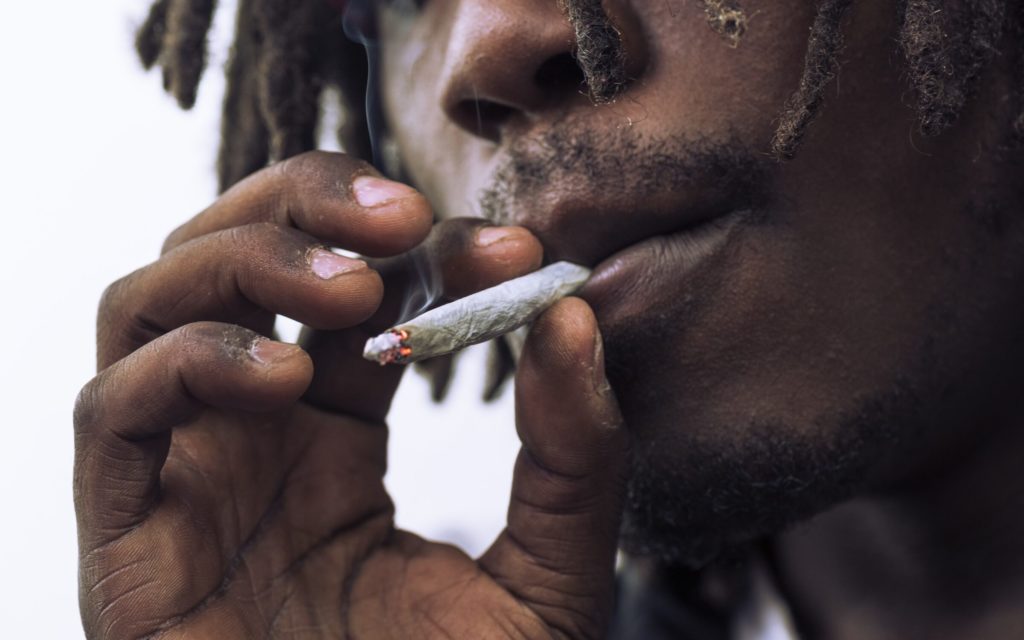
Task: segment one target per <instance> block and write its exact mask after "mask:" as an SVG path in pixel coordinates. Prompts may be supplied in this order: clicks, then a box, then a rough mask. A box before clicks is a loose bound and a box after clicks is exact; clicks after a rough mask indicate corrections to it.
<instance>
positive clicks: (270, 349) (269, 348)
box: [249, 338, 295, 364]
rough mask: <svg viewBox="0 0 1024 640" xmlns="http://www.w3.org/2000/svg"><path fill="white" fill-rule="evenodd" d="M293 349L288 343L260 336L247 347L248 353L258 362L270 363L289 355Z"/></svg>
mask: <svg viewBox="0 0 1024 640" xmlns="http://www.w3.org/2000/svg"><path fill="white" fill-rule="evenodd" d="M294 350H295V347H293V346H292V345H290V344H285V343H283V342H274V341H273V340H267V339H265V338H260V339H259V340H257V341H256V342H254V343H253V344H252V346H251V347H249V355H250V356H252V359H253V360H255V361H256V362H258V363H260V364H272V363H274V362H277V361H278V360H284V359H285V358H287V357H289V356H290V355H291V354H292V352H293V351H294Z"/></svg>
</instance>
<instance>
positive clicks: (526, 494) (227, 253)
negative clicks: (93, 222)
mask: <svg viewBox="0 0 1024 640" xmlns="http://www.w3.org/2000/svg"><path fill="white" fill-rule="evenodd" d="M371 173H372V170H371V169H370V168H369V167H368V166H367V165H365V164H364V163H361V162H357V161H354V160H351V159H348V158H345V157H343V156H340V155H332V154H320V153H316V154H308V155H305V156H301V157H299V158H296V159H294V160H290V161H288V162H285V163H283V164H280V165H277V166H275V167H274V168H271V169H267V170H265V171H263V172H261V173H259V174H257V175H255V176H253V177H252V178H250V179H248V180H246V181H244V182H243V183H241V184H239V185H238V186H236V187H235V188H234V189H232V190H231V191H229V192H228V193H226V194H225V195H224V196H223V197H221V198H220V199H219V200H218V201H217V202H216V203H214V204H213V205H212V206H211V207H210V208H209V209H207V210H206V211H204V212H202V213H201V214H199V215H198V216H196V217H195V218H194V219H192V220H191V221H190V222H189V223H187V224H186V225H184V226H182V227H181V228H179V229H178V230H177V231H175V232H174V233H173V234H172V235H171V237H170V238H169V239H168V240H167V243H166V245H165V251H164V254H163V256H162V257H161V258H160V260H158V261H157V262H155V263H153V264H152V265H150V266H148V267H146V268H143V269H141V270H139V271H138V272H136V273H134V274H132V275H130V276H128V277H127V278H125V279H123V280H121V281H119V282H117V283H115V284H114V285H112V286H111V287H110V288H109V290H108V291H107V293H106V295H105V296H104V299H103V303H102V305H101V316H100V325H99V368H100V370H101V373H100V375H99V376H97V378H96V379H95V380H93V381H92V382H90V383H89V385H88V386H87V387H86V388H85V389H84V390H83V392H82V394H81V397H80V399H79V402H78V406H77V412H76V429H77V431H76V433H77V435H76V438H77V447H76V465H75V469H76V473H75V489H76V490H75V495H76V499H77V507H78V514H79V519H80V520H79V523H80V526H79V531H80V549H81V580H82V591H81V597H82V611H83V618H84V623H85V629H86V633H87V635H88V636H89V637H96V638H135V637H141V636H145V635H149V634H154V633H156V634H158V635H160V637H190V638H194V637H216V638H243V637H244V638H248V637H258V636H260V635H263V634H269V635H272V636H274V637H289V638H291V637H295V638H298V637H342V636H344V635H346V634H349V635H355V636H358V637H394V638H403V637H424V636H427V637H429V636H435V635H436V636H449V637H480V636H482V635H493V634H500V635H507V636H508V637H540V636H549V635H550V636H554V637H559V636H564V637H589V636H593V635H595V634H597V633H599V632H600V629H601V628H602V626H603V624H604V623H605V618H604V615H603V614H601V613H600V612H604V611H607V610H608V606H609V603H610V597H611V590H612V584H613V582H612V562H613V555H614V548H615V532H616V528H617V526H618V519H619V511H620V494H621V491H620V488H619V485H620V484H621V481H622V479H623V465H622V461H623V454H624V452H625V446H624V435H625V434H624V432H623V431H622V429H621V427H620V425H621V419H620V417H619V415H618V410H617V407H616V404H615V401H614V398H613V396H612V395H611V392H610V390H609V387H608V385H607V382H605V381H604V374H603V366H602V358H601V355H600V353H601V352H600V340H599V337H598V334H597V331H596V323H595V321H594V317H593V315H592V313H590V310H589V308H588V307H587V306H586V305H585V304H584V303H582V302H581V301H579V300H566V301H564V302H562V303H561V304H559V305H557V306H556V307H553V308H552V309H551V310H549V312H548V313H547V314H546V315H545V316H544V318H542V319H541V320H540V321H539V322H538V325H537V327H536V329H535V331H534V333H533V337H532V338H531V339H530V346H528V347H527V348H526V351H525V353H524V360H523V367H522V368H521V370H520V372H519V374H518V381H519V389H520V391H519V396H520V397H519V402H518V406H519V412H518V415H519V419H518V422H517V425H518V428H519V430H520V434H521V436H522V438H523V442H524V443H525V444H524V450H523V453H522V455H521V456H520V459H519V462H518V463H517V466H516V472H515V473H516V476H515V486H514V488H513V495H512V499H511V503H510V511H509V526H508V529H506V531H505V532H504V533H503V534H502V535H501V536H500V537H499V539H498V540H497V541H495V543H494V545H493V547H492V548H491V549H490V550H489V551H488V552H487V553H486V554H484V556H482V557H481V558H479V559H477V560H474V559H472V558H469V557H468V556H466V555H465V554H464V553H462V552H461V551H459V550H457V549H454V548H452V547H449V546H446V545H441V544H435V543H428V542H425V541H423V540H422V539H420V538H418V537H416V536H415V535H413V534H411V533H406V532H401V531H395V530H394V528H393V523H392V513H393V510H392V505H391V502H390V500H389V498H388V496H387V494H386V493H385V491H384V487H383V482H382V481H383V477H384V472H385V467H386V443H387V428H386V426H385V424H384V417H385V415H386V414H387V410H388V405H389V403H390V399H391V395H392V394H393V393H394V390H395V387H396V386H397V384H398V381H399V378H400V375H401V370H400V369H397V368H386V369H385V368H381V367H379V366H377V365H375V364H373V363H369V362H366V361H364V360H363V359H362V358H361V356H360V350H361V345H362V343H363V342H364V341H365V339H366V336H368V335H371V334H372V333H374V332H376V331H379V330H380V329H381V328H382V325H386V324H387V322H388V320H389V319H390V318H388V316H389V315H390V312H389V309H390V308H391V307H392V306H393V305H392V303H393V302H394V300H389V298H388V295H387V293H386V292H389V291H392V292H398V293H399V294H400V293H401V292H402V291H403V288H402V287H401V286H400V282H401V278H402V272H401V265H402V264H403V263H401V262H400V261H398V262H397V263H393V264H390V265H389V264H388V263H387V261H383V262H380V263H378V267H379V268H378V269H373V268H369V267H368V266H366V264H365V263H363V262H362V261H358V260H349V259H345V258H339V259H330V258H327V257H325V256H324V254H323V253H321V249H322V247H323V246H324V244H323V243H327V242H329V243H332V244H336V245H338V246H343V247H346V248H350V249H352V250H355V251H359V252H361V253H362V254H364V255H373V256H384V257H386V256H392V255H397V254H400V253H402V252H404V251H407V250H408V249H410V248H412V247H413V246H415V245H418V244H419V243H421V242H422V241H424V239H425V238H426V237H427V235H428V233H430V234H431V235H430V238H429V239H427V240H426V245H425V246H426V247H427V248H428V249H429V250H431V251H436V252H438V255H443V256H444V257H443V260H442V265H443V266H442V269H443V272H444V275H445V282H446V283H447V285H448V286H447V289H446V291H447V294H448V295H454V296H457V295H464V294H465V293H467V292H471V291H473V290H476V289H480V288H482V287H486V286H489V285H491V284H494V283H497V282H500V281H503V280H506V279H508V278H510V277H513V276H515V275H518V274H522V273H524V272H528V271H530V270H532V269H534V268H536V266H537V264H538V261H539V260H540V247H539V246H538V245H537V242H536V240H535V239H534V238H533V237H532V236H530V235H529V234H528V233H526V232H524V231H522V230H520V229H499V228H495V227H490V228H487V230H488V233H483V234H481V233H479V232H480V231H481V230H482V229H484V227H481V226H480V225H479V223H478V221H467V220H461V221H449V222H447V223H445V224H442V225H439V226H438V227H436V228H434V229H433V230H431V217H432V215H431V211H430V208H429V206H428V205H427V203H426V201H425V200H424V199H423V198H422V196H420V195H419V194H417V193H416V192H415V191H413V190H412V189H408V188H400V191H399V193H398V196H399V197H398V199H394V200H389V201H388V202H385V203H384V204H380V205H377V206H375V207H371V208H365V207H361V206H359V204H358V203H357V202H355V201H354V199H353V193H354V192H355V191H358V190H359V189H364V188H365V177H364V178H363V179H362V180H361V181H359V180H357V181H356V182H355V184H356V185H359V186H357V187H356V188H355V189H353V188H350V186H349V183H350V182H351V181H352V180H353V179H355V178H358V176H360V175H362V176H365V175H367V174H371ZM378 184H379V183H378ZM390 188H391V189H392V190H394V189H395V188H396V186H395V185H392V186H391V187H390ZM474 237H475V238H483V239H485V240H488V241H490V244H488V245H487V246H485V247H481V246H479V245H477V244H474ZM211 273H216V274H217V276H216V277H210V275H209V274H211ZM332 273H333V274H334V275H331V274H332ZM325 275H326V276H330V277H328V278H325V277H324V276H325ZM389 283H390V284H392V285H394V286H390V287H389V286H388V284H389ZM391 297H392V298H394V297H395V295H394V294H392V296H391ZM273 313H286V314H288V315H290V316H292V317H295V318H296V319H299V320H301V321H302V322H304V323H305V324H306V325H308V326H309V327H313V328H314V331H311V332H309V333H308V334H307V335H306V336H305V337H304V339H303V347H302V348H300V347H297V346H291V345H285V344H282V343H278V342H274V341H272V340H270V339H268V338H266V337H261V336H265V335H266V334H267V333H269V331H270V329H271V324H272V320H273V316H272V314H273ZM567 398H568V399H569V400H570V403H569V405H568V406H570V407H571V410H570V409H568V408H567V407H566V399H567ZM553 531H557V532H558V535H557V536H556V535H553V533H552V532H553ZM482 611H486V612H488V615H487V616H481V615H480V612H482Z"/></svg>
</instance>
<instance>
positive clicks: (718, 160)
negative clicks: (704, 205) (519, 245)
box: [480, 122, 1024, 568]
mask: <svg viewBox="0 0 1024 640" xmlns="http://www.w3.org/2000/svg"><path fill="white" fill-rule="evenodd" d="M775 166H776V165H774V164H773V163H770V162H769V161H768V160H767V159H766V158H765V157H764V156H759V155H758V154H757V153H756V152H754V151H752V150H750V149H747V148H744V147H743V146H742V145H741V144H739V143H738V142H736V141H734V140H726V141H722V142H714V141H698V142H694V141H692V140H686V139H683V138H669V139H659V140H649V139H645V138H644V137H643V136H641V135H639V134H637V133H635V132H633V131H631V130H629V129H620V130H614V131H602V132H596V131H594V130H593V129H587V128H585V127H582V126H579V125H577V124H574V123H572V122H567V123H565V124H564V125H563V126H560V127H556V128H553V129H551V130H549V131H547V132H546V133H545V134H544V135H543V136H541V137H539V138H534V139H531V140H528V141H526V142H523V143H519V144H517V145H514V146H513V147H512V148H511V149H510V151H509V154H508V157H507V159H506V161H505V162H504V164H503V165H501V167H500V168H499V170H498V171H496V172H495V174H494V179H493V181H492V183H491V184H490V186H488V187H487V188H486V189H485V190H484V191H483V192H482V194H481V199H480V207H481V210H482V211H483V213H484V215H485V216H486V217H488V218H489V219H491V220H493V221H496V222H499V223H507V222H509V221H514V219H515V217H514V215H513V213H512V212H513V211H514V210H515V209H516V208H519V209H522V208H524V207H532V206H542V205H543V203H535V202H532V201H531V198H532V197H533V196H532V194H534V193H536V192H543V190H544V189H543V187H544V186H545V185H547V184H550V183H552V182H554V181H565V182H567V183H569V184H571V185H572V188H577V189H580V190H581V191H582V190H601V193H602V194H605V193H612V194H623V198H626V197H628V198H629V199H630V200H631V201H633V202H640V201H643V200H644V199H645V198H656V197H657V196H658V195H659V194H663V193H664V192H665V191H666V190H678V191H679V192H683V193H689V192H692V191H700V190H704V191H705V192H706V191H707V190H708V189H712V190H714V191H715V192H717V195H718V196H719V197H720V198H724V199H725V200H726V201H728V202H729V204H730V206H731V207H734V208H745V209H747V210H749V211H751V212H752V215H750V216H748V220H747V224H749V225H755V226H756V225H758V224H771V217H772V213H771V212H772V211H773V199H772V195H771V192H770V189H769V179H770V177H771V174H772V171H773V170H774V169H773V167H775ZM992 208H995V209H997V210H998V211H1000V212H1005V211H1006V210H1007V207H1006V206H996V205H995V204H992V203H989V204H986V205H984V206H983V207H982V208H981V209H992ZM538 210H542V209H538ZM967 213H968V215H971V216H972V217H975V218H977V217H978V210H975V211H972V212H967ZM982 217H984V218H989V217H991V216H987V215H986V216H982ZM1000 217H1001V218H1005V215H1002V214H1000ZM989 226H991V225H989ZM1008 226H1011V227H1016V228H1015V229H1014V233H1015V235H1016V236H1017V237H1018V240H1016V241H1015V244H1017V246H1018V248H1020V246H1021V245H1022V243H1021V242H1020V239H1019V238H1020V236H1021V234H1020V231H1021V229H1020V228H1019V227H1020V225H1013V224H1007V225H1005V226H1003V225H1000V231H1001V232H1005V231H1006V230H1007V227H1008ZM984 227H985V225H978V230H979V233H978V235H977V237H975V238H971V239H968V240H965V245H964V247H963V253H962V255H961V256H959V259H958V260H957V263H958V264H957V265H955V266H951V267H950V268H951V271H950V274H949V281H950V283H951V290H954V291H957V292H958V293H959V299H957V296H949V297H948V298H945V299H943V300H942V301H941V302H937V303H936V304H934V305H933V309H932V312H931V313H930V314H929V318H930V325H929V326H927V327H923V330H922V332H921V335H920V336H919V339H917V340H915V343H914V344H913V345H908V348H907V351H906V352H905V353H904V355H903V357H902V359H901V366H900V367H899V368H898V369H897V371H898V373H897V374H894V375H892V376H889V377H885V378H881V379H877V380H874V381H873V383H872V385H871V386H870V387H869V390H868V391H862V392H853V391H851V392H849V393H848V394H847V395H844V396H838V395H837V396H836V397H835V398H834V401H832V402H831V404H830V406H828V407H827V409H825V410H822V411H821V412H820V414H819V415H817V416H816V417H814V418H811V419H803V420H801V421H797V420H796V419H794V418H792V417H791V416H778V417H774V418H773V417H769V418H764V417H761V418H758V419H750V420H749V421H747V422H742V421H740V422H732V423H729V424H711V423H707V424H700V425H698V426H699V428H696V429H693V428H688V425H687V424H686V421H687V418H688V416H687V415H684V413H683V412H674V411H673V405H672V401H673V398H672V394H673V392H674V387H673V385H677V384H680V383H678V381H679V380H680V379H682V378H681V376H680V368H679V367H678V366H677V364H678V363H675V362H673V361H672V359H671V355H672V354H670V353H668V352H667V350H666V346H665V338H664V336H672V337H674V338H677V339H679V340H684V339H685V336H683V335H682V334H685V327H687V326H692V325H693V324H698V323H701V321H704V322H703V324H704V325H706V324H707V321H708V318H707V317H704V316H705V315H706V314H707V311H706V310H707V309H709V308H712V307H713V306H714V305H713V304H711V301H712V299H713V297H714V296H716V295H718V292H719V291H720V290H722V288H723V286H722V285H723V284H724V281H725V280H726V279H727V278H728V277H729V274H728V273H727V272H726V271H725V270H722V269H718V270H714V269H707V271H708V275H707V277H706V278H705V282H704V284H705V285H706V286H701V287H696V288H695V289H694V290H693V291H687V292H685V294H680V293H679V292H675V291H673V292H666V293H665V294H664V298H663V299H662V300H661V301H660V302H662V303H663V304H660V305H659V306H658V307H657V308H659V309H660V312H659V313H656V314H650V316H649V317H648V316H645V317H643V318H639V319H636V321H635V322H632V323H612V324H609V323H605V322H602V318H601V316H600V314H599V315H598V320H599V323H600V324H601V331H602V334H603V336H604V343H605V351H606V366H607V373H608V379H609V381H610V383H611V385H612V388H613V389H615V391H616V395H617V397H618V398H619V403H620V406H621V407H622V411H623V415H624V417H625V419H626V422H627V424H628V425H629V426H630V429H631V432H632V433H633V440H634V442H633V451H632V464H631V472H630V477H629V480H628V483H627V495H626V502H625V514H624V521H623V528H622V545H623V547H624V549H625V550H626V551H627V552H628V553H631V554H636V555H645V556H654V557H656V558H658V559H659V560H660V561H662V562H664V563H668V564H673V565H681V566H686V567H689V568H699V567H701V566H703V565H705V564H707V563H708V562H710V561H712V560H713V559H715V558H716V557H717V556H719V555H721V554H723V553H724V552H727V551H728V550H730V549H733V548H736V547H737V546H741V545H744V544H746V543H748V542H750V541H752V540H755V539H757V538H760V537H763V536H765V535H770V534H773V533H777V532H779V531H781V530H783V529H785V528H786V527H787V526H789V525H791V524H793V523H794V522H797V521H800V520H804V519H806V518H808V517H810V516H812V515H814V514H816V513H819V512H821V511H822V510H824V509H827V508H828V507H830V506H833V505H835V504H837V503H839V502H842V501H844V500H846V499H848V498H850V497H851V496H854V495H857V494H859V493H863V492H865V491H866V490H867V489H875V488H878V487H882V486H887V485H886V483H890V482H893V481H894V480H893V479H894V478H896V479H897V481H898V479H899V478H901V474H903V473H904V472H906V471H907V470H908V469H911V468H913V467H914V466H915V464H917V461H918V460H919V459H920V458H921V457H922V456H926V455H927V454H926V453H924V454H923V453H922V452H923V451H928V450H930V449H931V448H934V443H935V442H945V439H947V438H949V437H951V436H949V433H951V432H953V431H956V426H957V425H958V424H960V423H962V422H964V418H965V417H970V416H971V412H972V411H973V410H975V409H976V408H977V407H979V406H986V404H985V403H986V402H989V401H990V400H991V397H992V394H993V393H994V392H995V390H996V389H997V387H999V385H998V383H994V382H993V381H996V380H999V379H1000V377H1003V378H1004V379H1009V378H1011V377H1012V376H1008V374H1007V373H1006V372H1007V371H1010V370H1012V369H1011V368H1010V366H1012V365H1010V366H1007V364H1006V363H1007V362H1008V363H1012V362H1013V361H1014V359H1015V358H1017V357H1019V352H1020V351H1021V344H1020V341H1019V340H1018V341H1017V342H1016V343H1015V344H1013V345H1012V348H1009V349H1007V348H1005V347H1006V345H1005V344H1004V345H999V346H993V345H985V344H983V342H984V340H981V341H980V342H979V339H978V338H977V336H979V335H982V336H985V335H994V334H993V333H992V332H991V331H989V329H990V328H991V327H986V326H979V322H983V321H982V320H981V319H982V318H991V317H992V314H993V313H995V311H993V309H996V308H998V309H1000V310H1001V311H1000V312H1003V313H1005V312H1007V311H1012V312H1013V313H1016V314H1017V315H1016V316H1015V317H1020V315H1021V314H1020V309H1019V306H1013V307H1008V306H1007V303H1006V301H1005V300H1003V299H1001V298H998V297H995V296H992V297H991V298H990V299H985V298H984V297H983V296H984V295H986V294H982V293H977V294H976V293H975V292H973V291H972V289H971V287H970V286H968V285H967V284H966V283H971V282H977V281H983V279H984V276H983V275H979V274H984V273H985V270H986V269H989V268H990V267H991V265H990V264H988V263H986V261H985V260H980V259H978V256H982V255H985V252H986V251H988V250H990V244H989V243H990V241H991V237H990V236H989V231H990V230H988V229H985V228H984ZM1017 255H1018V256H1020V255H1024V251H1021V252H1019V253H1018V254H1017ZM1020 267H1021V265H1019V264H1014V265H1013V272H1014V273H1016V274H1020V273H1021V272H1022V271H1024V269H1021V268H1020ZM979 279H982V280H979ZM1002 293H1004V292H1002V291H1001V292H1000V295H1002ZM988 295H992V292H991V291H989V293H988ZM993 339H995V338H993ZM951 343H952V344H956V345H959V347H961V348H962V347H963V345H976V346H977V347H978V348H973V349H968V351H969V352H972V353H974V354H975V355H972V356H971V357H967V358H963V357H960V358H959V359H958V358H957V357H953V356H952V355H951V352H950V351H949V349H948V347H947V346H945V345H948V344H951ZM996 353H998V354H999V355H997V357H995V358H993V357H992V354H996ZM1011 353H1015V354H1018V356H1013V357H1010V356H1009V354H1011ZM667 355H668V356H669V357H666V356H667ZM755 355H756V354H755ZM1000 356H1003V357H1002V358H1000ZM997 360H998V361H999V362H996V361H997ZM1003 360H1005V361H1006V362H1003ZM689 364H690V365H691V366H690V373H693V372H694V371H697V372H701V371H702V370H701V366H702V363H701V362H700V361H697V362H696V364H694V363H693V362H691V363H689ZM704 364H707V363H704ZM836 366H837V367H842V366H843V363H842V362H838V363H836ZM719 373H720V370H719ZM692 381H693V380H692V378H691V379H690V380H689V382H692ZM709 384H713V383H709ZM754 393H755V395H756V390H754ZM987 406H991V405H987ZM666 407H668V408H666ZM974 417H976V416H974ZM651 425H656V426H654V427H652V426H651ZM690 426H692V425H690Z"/></svg>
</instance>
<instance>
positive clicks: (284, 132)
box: [135, 0, 369, 191]
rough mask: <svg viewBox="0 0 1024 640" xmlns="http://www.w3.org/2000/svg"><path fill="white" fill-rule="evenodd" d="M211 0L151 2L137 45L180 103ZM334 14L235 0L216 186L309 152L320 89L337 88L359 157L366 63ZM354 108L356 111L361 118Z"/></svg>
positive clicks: (345, 134) (285, 1) (202, 46)
mask: <svg viewBox="0 0 1024 640" xmlns="http://www.w3.org/2000/svg"><path fill="white" fill-rule="evenodd" d="M215 8H216V2H215V0H157V1H156V2H154V3H153V5H152V6H151V7H150V10H149V14H148V16H147V18H146V20H145V21H144V22H143V24H142V26H141V27H140V28H139V30H138V32H137V34H136V39H135V47H136V49H137V51H138V54H139V57H140V59H141V60H142V63H143V65H144V66H145V67H146V68H147V69H148V68H150V67H152V66H154V65H159V66H160V67H161V68H162V70H163V76H164V87H165V89H167V91H168V92H169V93H171V94H172V95H173V96H174V97H175V98H176V99H177V101H178V103H179V104H180V105H181V106H182V107H183V108H185V109H188V108H191V107H192V106H193V104H194V103H195V99H196V91H197V88H198V86H199V81H200V78H201V75H202V72H203V70H204V68H205V66H206V61H207V53H206V49H207V37H208V34H209V31H210V27H211V24H212V19H213V14H214V10H215ZM341 33H342V27H341V16H340V15H339V14H338V13H337V11H335V10H334V9H332V8H331V7H330V6H329V5H328V4H327V3H326V2H324V0H239V3H238V13H237V18H236V25H235V41H234V44H233V46H232V51H231V56H230V59H229V62H228V65H227V91H226V94H225V98H224V106H223V118H222V120H221V149H220V154H219V158H218V163H217V173H218V183H219V186H220V189H221V190H222V191H223V190H225V189H227V188H228V187H230V186H231V185H232V184H234V183H235V182H237V181H238V180H240V179H242V178H243V177H245V176H246V175H248V174H249V173H252V172H253V171H256V170H257V169H260V168H262V167H264V166H266V164H267V163H268V162H273V161H277V160H281V159H284V158H287V157H290V156H293V155H296V154H298V153H302V152H304V151H308V150H310V149H313V148H314V146H315V142H316V130H317V125H318V121H319V105H320V100H321V97H322V95H323V93H324V91H325V89H327V88H329V87H333V88H335V89H337V90H338V91H340V92H341V94H342V95H343V97H344V101H345V103H346V105H347V108H346V112H347V113H348V114H349V115H348V118H347V120H346V121H345V122H344V123H343V127H342V131H340V132H339V137H341V139H342V143H343V144H344V145H345V147H346V149H349V150H350V151H352V152H353V153H354V154H355V155H364V154H365V152H366V149H367V147H368V146H369V143H368V138H367V137H366V133H365V126H361V125H364V120H363V118H365V114H362V111H361V109H359V108H358V107H357V105H361V104H362V103H363V100H364V95H363V92H364V91H365V78H366V73H367V72H366V59H365V55H364V54H363V52H362V49H361V48H359V47H357V46H356V45H354V44H353V43H349V42H348V41H346V40H345V38H344V37H342V36H341V35H340V34H341ZM361 114H362V115H361Z"/></svg>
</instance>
